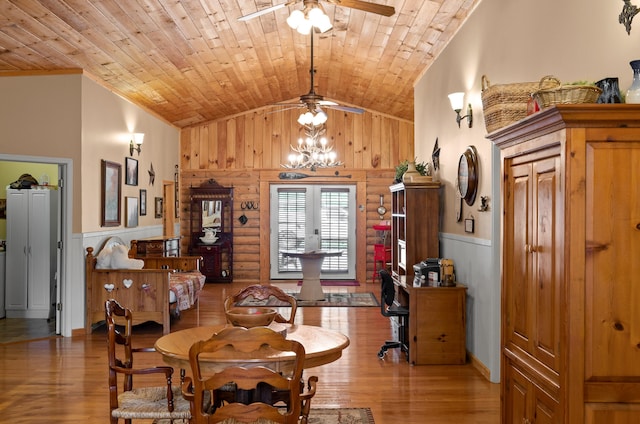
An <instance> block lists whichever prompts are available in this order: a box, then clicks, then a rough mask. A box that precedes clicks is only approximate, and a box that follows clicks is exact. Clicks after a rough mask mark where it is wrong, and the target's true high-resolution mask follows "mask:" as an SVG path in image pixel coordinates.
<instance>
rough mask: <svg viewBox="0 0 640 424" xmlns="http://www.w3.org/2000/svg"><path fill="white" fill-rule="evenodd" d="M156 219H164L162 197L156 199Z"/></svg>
mask: <svg viewBox="0 0 640 424" xmlns="http://www.w3.org/2000/svg"><path fill="white" fill-rule="evenodd" d="M156 218H162V197H156Z"/></svg>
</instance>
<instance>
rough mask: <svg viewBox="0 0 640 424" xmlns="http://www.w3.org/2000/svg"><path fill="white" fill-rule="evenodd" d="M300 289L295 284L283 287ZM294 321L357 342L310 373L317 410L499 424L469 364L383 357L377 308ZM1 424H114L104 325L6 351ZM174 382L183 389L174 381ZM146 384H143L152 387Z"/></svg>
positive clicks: (208, 312)
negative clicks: (364, 411) (361, 409)
mask: <svg viewBox="0 0 640 424" xmlns="http://www.w3.org/2000/svg"><path fill="white" fill-rule="evenodd" d="M245 285H247V284H243V283H233V284H208V285H207V286H206V287H205V290H204V293H203V295H202V298H201V306H200V308H201V310H200V323H201V324H202V325H214V324H219V323H222V322H223V321H224V313H223V311H222V302H223V299H224V298H225V297H226V296H227V295H229V294H232V293H235V292H236V291H237V290H239V289H240V288H241V287H244V286H245ZM278 285H279V286H280V287H283V288H295V284H294V283H291V284H286V285H283V284H278ZM325 290H327V291H328V290H333V291H373V292H374V293H376V297H378V298H379V293H377V292H378V291H379V290H378V286H377V285H373V284H370V283H368V284H362V285H361V286H360V287H325ZM296 322H297V323H301V324H310V325H320V326H323V327H327V328H332V329H335V330H338V331H341V332H343V333H344V334H346V335H347V336H349V338H350V340H351V344H350V346H349V347H348V348H347V349H346V350H345V351H344V352H343V356H342V358H340V359H339V360H337V361H335V362H333V363H331V364H328V365H324V366H321V367H317V368H313V369H309V370H306V371H305V375H307V376H308V375H317V376H318V377H319V380H320V381H319V384H318V392H317V394H316V396H315V397H314V399H313V402H312V407H324V408H337V407H369V408H371V410H372V412H373V416H374V419H375V422H376V424H391V423H398V422H402V423H416V424H418V423H420V424H422V423H430V424H431V423H445V424H446V423H455V424H471V423H474V424H489V423H491V424H495V423H498V422H499V406H500V388H499V385H497V384H492V383H490V382H489V381H487V380H486V379H485V378H484V377H483V376H482V375H480V373H479V372H478V371H477V370H475V369H474V368H473V367H472V366H471V365H447V366H410V365H408V364H407V362H406V361H405V357H404V354H400V353H399V352H397V350H394V351H390V352H389V354H388V355H387V357H386V359H385V360H380V359H378V357H377V352H378V350H379V348H380V345H381V344H382V343H383V342H384V340H385V339H387V338H389V337H391V330H390V325H389V321H388V319H387V318H384V317H382V316H381V315H380V309H379V308H375V307H364V308H363V307H360V308H339V307H335V308H331V307H324V308H322V307H303V308H298V312H297V316H296ZM194 325H195V312H194V311H185V312H183V314H182V317H181V319H179V320H174V321H172V324H171V327H172V331H175V330H179V329H183V328H188V327H192V326H194ZM161 335H162V328H161V327H160V326H159V325H156V324H144V325H141V326H138V327H136V328H135V340H134V344H135V345H136V346H150V345H153V343H154V341H155V340H156V339H157V338H158V337H160V336H161ZM136 358H137V366H152V365H161V364H162V360H161V357H160V355H159V354H157V353H150V354H138V356H137V357H136ZM0 375H2V379H0V392H1V393H3V395H4V396H3V397H2V399H1V400H0V410H1V411H2V417H1V418H0V421H2V422H11V423H14V424H15V423H30V422H33V421H34V419H36V417H39V418H38V420H39V421H48V422H64V423H97V422H102V423H105V422H107V421H108V394H107V373H106V341H105V328H104V326H101V327H99V328H98V329H96V330H95V331H94V332H93V333H92V334H90V335H87V336H83V337H73V338H63V337H52V338H48V339H44V340H36V341H32V342H19V343H12V344H3V345H0ZM174 375H175V381H176V383H177V381H178V373H177V372H176V374H174ZM145 381H146V380H145V379H143V378H141V379H138V380H137V381H136V384H138V385H140V384H144V383H145ZM137 422H142V421H137Z"/></svg>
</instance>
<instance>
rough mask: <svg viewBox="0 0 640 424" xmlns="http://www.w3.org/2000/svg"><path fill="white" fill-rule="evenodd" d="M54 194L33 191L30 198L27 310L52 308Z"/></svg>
mask: <svg viewBox="0 0 640 424" xmlns="http://www.w3.org/2000/svg"><path fill="white" fill-rule="evenodd" d="M50 196H51V192H50V191H49V190H31V195H30V196H29V248H28V256H29V271H28V272H29V279H28V291H27V293H28V294H27V308H28V309H29V311H40V310H42V311H45V312H46V313H45V314H43V318H45V317H48V313H49V309H50V308H51V305H50V299H51V225H50V220H51V202H50V200H49V199H50Z"/></svg>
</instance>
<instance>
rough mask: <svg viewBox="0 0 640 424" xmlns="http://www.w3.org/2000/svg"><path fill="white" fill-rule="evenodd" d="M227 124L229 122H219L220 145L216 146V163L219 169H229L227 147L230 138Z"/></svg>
mask: <svg viewBox="0 0 640 424" xmlns="http://www.w3.org/2000/svg"><path fill="white" fill-rule="evenodd" d="M227 122H229V120H221V121H218V125H217V129H218V143H217V146H216V153H215V161H216V164H217V165H218V166H217V168H219V169H226V168H227V145H228V144H229V137H228V134H227Z"/></svg>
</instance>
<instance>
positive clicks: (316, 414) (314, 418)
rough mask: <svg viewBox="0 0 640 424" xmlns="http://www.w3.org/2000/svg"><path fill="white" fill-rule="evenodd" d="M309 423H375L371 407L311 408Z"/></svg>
mask: <svg viewBox="0 0 640 424" xmlns="http://www.w3.org/2000/svg"><path fill="white" fill-rule="evenodd" d="M309 424H375V421H373V414H372V413H371V409H369V408H339V409H321V408H315V409H314V408H311V411H310V412H309Z"/></svg>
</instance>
